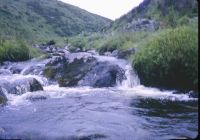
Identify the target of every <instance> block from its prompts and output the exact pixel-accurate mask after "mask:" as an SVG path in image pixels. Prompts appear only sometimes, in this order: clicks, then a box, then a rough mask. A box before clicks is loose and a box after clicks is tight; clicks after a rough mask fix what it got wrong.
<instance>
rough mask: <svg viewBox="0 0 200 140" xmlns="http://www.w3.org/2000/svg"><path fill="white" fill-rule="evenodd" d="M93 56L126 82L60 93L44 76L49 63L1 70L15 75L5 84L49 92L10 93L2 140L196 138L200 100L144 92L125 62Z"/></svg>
mask: <svg viewBox="0 0 200 140" xmlns="http://www.w3.org/2000/svg"><path fill="white" fill-rule="evenodd" d="M92 55H93V56H95V57H96V58H97V59H98V61H102V62H108V63H112V64H113V63H115V64H117V65H118V66H119V67H121V68H123V70H124V71H125V77H126V79H124V80H123V81H122V82H120V81H116V83H117V84H116V86H114V87H101V88H97V87H95V88H94V87H90V86H76V87H59V85H58V83H57V82H52V81H49V80H48V79H47V78H45V77H44V76H43V74H42V68H43V67H44V66H45V65H46V63H47V62H48V61H49V59H32V60H29V61H25V62H15V63H11V62H7V63H6V64H4V65H2V66H0V69H4V70H9V71H11V72H12V75H3V74H2V75H0V80H1V81H2V80H8V81H10V80H15V79H17V78H20V77H34V78H36V79H37V80H38V81H39V82H40V83H41V84H42V86H43V89H44V90H43V91H42V90H41V91H33V92H26V93H24V94H21V95H15V94H9V93H5V95H6V97H7V98H8V102H7V104H6V105H5V106H0V139H6V138H8V139H11V138H12V139H13V138H20V139H34V140H36V139H37V140H38V139H39V140H40V139H41V140H44V139H47V140H51V139H52V140H54V139H59V140H63V139H66V140H97V139H100V140H101V139H102V140H141V139H144V140H145V139H148V140H150V139H151V140H154V139H155V140H156V139H159V140H162V139H163V140H164V139H174V138H195V137H196V136H197V134H198V98H195V97H191V96H190V94H189V93H178V92H176V91H175V90H174V91H171V90H170V91H169V90H160V89H157V88H151V87H145V86H143V85H141V84H140V80H139V78H138V76H137V74H136V73H135V72H134V70H133V69H132V67H131V65H130V64H129V63H128V62H127V61H126V60H123V59H117V58H115V57H111V56H100V55H97V54H92ZM13 68H15V72H14V70H13ZM18 69H20V70H19V72H17V70H18ZM11 76H12V79H10V78H11Z"/></svg>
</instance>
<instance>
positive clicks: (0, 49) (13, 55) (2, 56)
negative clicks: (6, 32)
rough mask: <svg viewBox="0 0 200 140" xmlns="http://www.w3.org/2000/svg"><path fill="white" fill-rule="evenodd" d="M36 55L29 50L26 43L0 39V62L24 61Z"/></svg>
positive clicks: (33, 50) (35, 51)
mask: <svg viewBox="0 0 200 140" xmlns="http://www.w3.org/2000/svg"><path fill="white" fill-rule="evenodd" d="M36 55H38V51H37V50H35V49H33V48H31V49H30V48H29V47H28V46H27V44H26V42H24V41H22V40H20V39H16V40H14V39H12V40H5V39H0V62H3V61H25V60H28V59H30V58H32V57H34V56H36Z"/></svg>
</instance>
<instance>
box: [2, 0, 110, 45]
mask: <svg viewBox="0 0 200 140" xmlns="http://www.w3.org/2000/svg"><path fill="white" fill-rule="evenodd" d="M0 15H1V16H0V37H1V38H4V37H16V36H17V37H20V38H23V39H25V40H26V41H27V42H28V43H29V44H38V43H44V42H46V41H49V40H56V41H57V42H60V41H62V39H63V37H65V36H72V35H77V34H79V33H81V32H96V31H99V30H100V29H101V28H102V27H103V26H105V25H107V24H109V23H110V20H109V19H106V18H103V17H101V16H98V15H95V14H91V13H89V12H87V11H85V10H82V9H80V8H78V7H75V6H72V5H69V4H65V3H63V2H61V1H57V0H0Z"/></svg>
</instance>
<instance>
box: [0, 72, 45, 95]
mask: <svg viewBox="0 0 200 140" xmlns="http://www.w3.org/2000/svg"><path fill="white" fill-rule="evenodd" d="M1 78H2V79H1V81H0V88H1V92H3V93H4V95H5V93H7V94H16V95H21V94H24V93H26V92H33V91H38V90H43V87H42V85H41V84H40V83H39V82H38V81H37V80H36V79H35V78H32V77H16V76H4V77H1Z"/></svg>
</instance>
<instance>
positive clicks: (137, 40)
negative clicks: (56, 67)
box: [66, 32, 150, 53]
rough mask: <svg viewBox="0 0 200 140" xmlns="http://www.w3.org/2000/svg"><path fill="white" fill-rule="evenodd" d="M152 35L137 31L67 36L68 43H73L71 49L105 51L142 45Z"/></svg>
mask: <svg viewBox="0 0 200 140" xmlns="http://www.w3.org/2000/svg"><path fill="white" fill-rule="evenodd" d="M149 35H150V33H149V32H136V33H127V32H124V33H115V34H113V35H110V34H100V33H95V34H80V35H78V36H74V37H69V38H66V40H67V43H69V44H70V45H71V48H70V49H71V50H75V49H77V48H80V49H84V48H85V49H96V50H97V51H98V52H100V53H103V52H106V51H110V52H112V51H113V50H119V51H121V50H125V49H128V48H135V47H137V46H141V45H140V44H142V43H143V40H144V39H146V38H147V37H148V36H149Z"/></svg>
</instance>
